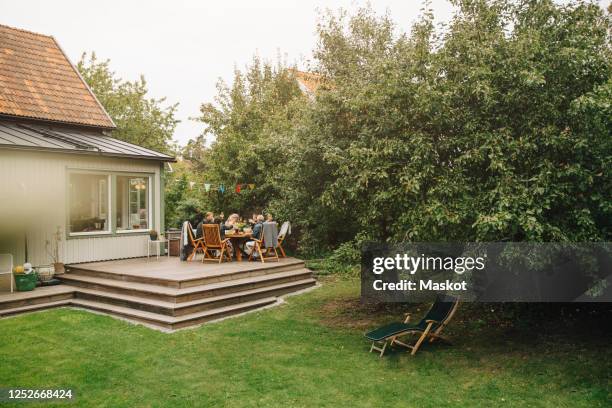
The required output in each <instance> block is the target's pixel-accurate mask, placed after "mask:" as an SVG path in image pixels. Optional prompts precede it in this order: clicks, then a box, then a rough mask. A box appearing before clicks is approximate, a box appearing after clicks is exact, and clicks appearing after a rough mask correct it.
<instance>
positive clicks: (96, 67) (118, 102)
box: [77, 53, 179, 153]
mask: <svg viewBox="0 0 612 408" xmlns="http://www.w3.org/2000/svg"><path fill="white" fill-rule="evenodd" d="M77 68H78V70H79V72H80V73H81V75H82V76H83V79H84V80H85V82H87V84H88V85H89V87H90V88H91V90H92V91H93V93H94V94H95V95H96V97H97V98H98V100H99V101H100V103H101V104H102V106H104V109H106V111H107V112H108V114H109V115H110V117H111V118H112V119H113V121H114V122H115V125H117V129H115V130H114V131H113V137H116V138H117V139H120V140H124V141H126V142H129V143H133V144H136V145H139V146H143V147H146V148H149V149H152V150H156V151H159V152H163V153H172V152H173V151H174V150H175V149H176V147H175V146H173V142H172V136H173V134H174V129H175V128H176V125H177V123H178V122H179V121H178V120H177V119H176V118H175V117H174V114H175V112H176V108H177V106H178V104H174V105H170V106H166V107H164V106H163V103H164V102H165V98H161V99H154V98H148V97H147V93H148V89H147V83H146V81H145V78H144V76H141V77H140V78H139V79H137V80H136V81H125V80H123V79H121V78H117V76H116V74H115V73H114V72H113V71H111V69H110V60H105V61H99V60H98V59H97V58H96V54H95V53H91V54H90V55H89V56H88V55H87V53H83V55H82V56H81V59H80V61H79V62H78V64H77Z"/></svg>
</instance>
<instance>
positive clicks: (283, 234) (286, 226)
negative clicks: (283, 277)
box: [278, 221, 291, 258]
mask: <svg viewBox="0 0 612 408" xmlns="http://www.w3.org/2000/svg"><path fill="white" fill-rule="evenodd" d="M290 231H291V224H290V223H289V221H285V222H283V225H281V230H280V232H279V233H278V250H279V251H280V257H281V258H286V257H287V255H286V254H285V249H284V248H283V241H285V238H287V235H289V234H291V232H290Z"/></svg>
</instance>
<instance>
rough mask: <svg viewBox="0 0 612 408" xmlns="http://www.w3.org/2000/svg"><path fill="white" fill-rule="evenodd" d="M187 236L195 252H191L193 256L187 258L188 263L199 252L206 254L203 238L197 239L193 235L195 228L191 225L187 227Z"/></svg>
mask: <svg viewBox="0 0 612 408" xmlns="http://www.w3.org/2000/svg"><path fill="white" fill-rule="evenodd" d="M187 236H188V238H189V244H191V246H192V247H193V251H191V254H189V256H188V257H187V261H191V260H192V259H193V258H194V257H195V256H196V254H197V253H198V252H203V253H206V250H205V248H204V240H203V239H202V238H196V237H195V236H194V235H193V228H192V227H191V224H189V225H188V226H187Z"/></svg>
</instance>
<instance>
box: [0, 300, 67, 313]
mask: <svg viewBox="0 0 612 408" xmlns="http://www.w3.org/2000/svg"><path fill="white" fill-rule="evenodd" d="M71 301H72V299H64V300H57V301H54V302H46V303H36V304H33V305H28V306H20V307H13V308H10V309H2V310H0V317H5V316H11V315H16V314H20V313H27V312H34V311H36V310H43V309H50V308H53V307H61V306H69V305H70V302H71Z"/></svg>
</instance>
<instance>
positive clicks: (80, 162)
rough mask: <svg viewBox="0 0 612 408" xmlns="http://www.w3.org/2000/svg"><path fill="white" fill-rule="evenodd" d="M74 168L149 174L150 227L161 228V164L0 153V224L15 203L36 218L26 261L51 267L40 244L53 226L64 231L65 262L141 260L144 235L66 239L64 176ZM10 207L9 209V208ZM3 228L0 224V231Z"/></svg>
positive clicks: (8, 152) (145, 237) (91, 157)
mask: <svg viewBox="0 0 612 408" xmlns="http://www.w3.org/2000/svg"><path fill="white" fill-rule="evenodd" d="M73 169H83V170H96V171H109V172H134V173H143V172H144V173H151V174H153V177H152V182H153V186H152V187H153V192H154V195H153V203H152V204H153V226H152V227H153V228H155V229H158V230H159V228H160V225H161V210H160V203H161V198H160V197H161V191H160V190H161V185H160V164H159V162H155V161H151V160H135V159H120V158H108V157H96V156H89V155H75V154H56V153H46V152H32V151H18V150H8V149H0V223H2V222H7V217H8V218H10V217H11V215H10V212H11V211H13V210H10V208H13V207H15V203H17V206H18V207H20V209H21V210H22V211H26V210H25V209H27V211H26V213H28V214H31V217H27V218H28V219H29V221H32V220H36V224H35V228H30V231H29V232H28V253H29V260H30V262H32V263H33V264H34V265H43V264H48V263H50V261H51V260H50V257H49V256H48V254H47V251H46V248H45V241H46V240H47V239H51V236H52V234H53V232H54V231H55V228H56V227H57V226H60V227H61V228H62V231H63V232H64V234H63V235H64V241H63V242H62V245H61V250H60V257H61V258H62V261H63V262H64V263H75V262H89V261H98V260H108V259H119V258H130V257H138V256H146V253H147V247H146V245H147V239H148V235H142V234H138V235H134V234H132V235H130V234H124V235H119V236H107V237H79V238H68V239H65V232H66V227H67V225H66V220H67V214H66V212H67V203H66V197H67V194H66V188H67V172H68V170H73ZM11 204H12V205H13V207H11ZM1 229H2V224H0V231H1Z"/></svg>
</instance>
